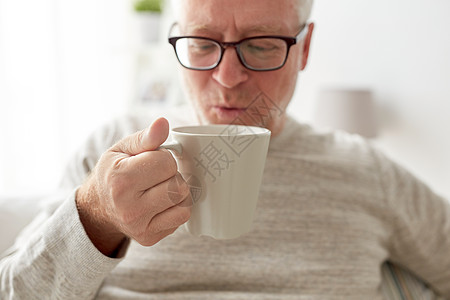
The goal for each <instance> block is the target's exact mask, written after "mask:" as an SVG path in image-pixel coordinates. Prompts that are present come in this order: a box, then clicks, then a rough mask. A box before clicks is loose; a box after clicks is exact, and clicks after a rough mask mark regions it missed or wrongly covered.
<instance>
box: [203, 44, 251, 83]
mask: <svg viewBox="0 0 450 300" xmlns="http://www.w3.org/2000/svg"><path fill="white" fill-rule="evenodd" d="M248 71H249V70H247V69H246V68H245V67H244V66H243V65H242V64H241V62H240V61H239V58H238V56H237V53H236V49H234V48H233V47H227V48H226V49H225V51H224V53H223V57H222V61H221V62H220V64H219V65H218V66H217V67H216V68H215V69H214V71H213V75H212V76H213V78H214V80H216V81H217V82H218V83H220V84H221V85H222V86H224V87H226V88H233V87H235V86H237V85H239V84H240V83H242V82H244V81H246V80H247V79H248Z"/></svg>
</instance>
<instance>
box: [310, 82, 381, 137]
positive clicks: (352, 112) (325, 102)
mask: <svg viewBox="0 0 450 300" xmlns="http://www.w3.org/2000/svg"><path fill="white" fill-rule="evenodd" d="M316 100H317V101H316V107H315V113H314V121H315V123H316V125H318V126H323V127H330V128H335V129H340V130H345V131H347V132H350V133H356V134H359V135H361V136H364V137H367V138H373V137H375V136H376V135H377V121H376V113H375V105H374V101H373V97H372V92H371V91H370V90H367V89H322V90H320V91H319V93H318V96H317V99H316Z"/></svg>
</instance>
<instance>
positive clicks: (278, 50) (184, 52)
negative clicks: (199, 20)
mask: <svg viewBox="0 0 450 300" xmlns="http://www.w3.org/2000/svg"><path fill="white" fill-rule="evenodd" d="M287 48H288V46H287V44H286V42H285V41H284V40H282V39H278V38H253V39H248V40H244V41H243V42H242V43H240V44H238V45H237V51H238V54H239V55H240V58H241V61H242V62H243V63H244V65H246V66H247V67H250V68H252V69H257V70H264V69H272V68H277V67H280V66H281V65H282V64H283V63H284V60H285V59H286V55H287ZM176 51H177V55H178V59H179V60H180V62H181V64H183V65H184V66H185V67H188V68H194V69H210V68H213V67H215V66H216V65H217V63H218V62H219V61H220V59H221V55H222V53H221V47H220V45H219V44H218V43H217V42H215V41H212V40H209V39H200V38H181V39H178V40H177V43H176Z"/></svg>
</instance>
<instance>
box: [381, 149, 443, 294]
mask: <svg viewBox="0 0 450 300" xmlns="http://www.w3.org/2000/svg"><path fill="white" fill-rule="evenodd" d="M376 157H377V161H378V163H379V167H380V182H381V183H382V186H383V190H384V191H385V199H386V206H385V207H386V211H385V213H386V216H387V221H388V222H389V223H390V228H392V231H391V235H390V236H391V237H390V239H389V241H388V245H387V246H388V250H389V254H390V257H389V259H390V260H391V261H392V262H394V263H397V264H399V265H402V266H404V267H406V268H407V269H409V270H410V271H412V272H413V273H414V274H416V275H417V276H419V277H420V278H422V279H423V280H424V281H425V282H427V283H428V284H430V285H431V287H432V288H433V289H435V290H436V291H437V292H438V293H440V294H441V295H443V296H445V297H450V255H449V254H450V203H449V201H448V200H447V199H444V198H443V197H441V196H439V195H437V194H435V193H434V192H433V191H432V190H431V189H430V188H429V187H428V186H427V185H425V184H424V183H423V182H421V181H420V180H418V179H417V178H416V177H415V176H413V175H412V174H411V173H410V172H408V171H407V170H405V169H404V168H403V167H401V166H399V165H397V164H395V163H393V162H392V161H390V160H389V159H387V158H386V157H385V156H383V155H382V154H381V153H376Z"/></svg>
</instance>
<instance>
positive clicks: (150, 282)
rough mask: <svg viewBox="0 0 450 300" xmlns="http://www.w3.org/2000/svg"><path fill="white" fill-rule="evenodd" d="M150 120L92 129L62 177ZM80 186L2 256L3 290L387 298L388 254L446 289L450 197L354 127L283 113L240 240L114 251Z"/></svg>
mask: <svg viewBox="0 0 450 300" xmlns="http://www.w3.org/2000/svg"><path fill="white" fill-rule="evenodd" d="M167 117H168V119H169V121H170V122H171V125H172V126H176V125H180V124H183V123H185V122H186V121H185V120H180V114H178V113H175V115H171V114H168V115H167ZM150 123H151V118H140V117H133V118H125V119H123V120H121V121H117V122H115V123H114V124H111V125H110V126H107V127H105V128H103V129H102V130H100V131H99V132H97V133H96V134H94V135H93V136H92V137H91V139H90V140H89V141H88V142H87V144H86V145H85V147H84V148H83V149H82V150H81V151H80V152H79V153H78V155H77V156H76V158H75V159H74V160H73V162H72V163H71V165H70V167H69V169H68V172H67V176H66V177H65V181H64V184H65V186H66V187H70V188H71V189H73V190H74V189H75V188H76V187H77V186H78V185H79V184H80V183H81V182H82V181H83V180H84V178H85V176H86V174H87V173H88V172H89V170H90V169H92V168H93V167H94V165H95V163H96V161H97V160H98V158H99V156H100V155H101V153H102V152H103V151H104V150H106V149H107V148H108V147H109V146H111V145H112V144H113V143H114V142H115V141H117V140H118V139H120V138H121V137H123V136H125V135H128V134H130V133H132V132H134V131H136V130H138V129H142V128H144V127H145V126H147V125H149V124H150ZM74 195H75V193H74V192H73V191H72V192H70V193H69V194H68V197H66V199H63V198H61V199H59V201H56V202H55V203H53V204H51V205H49V206H48V208H47V209H46V210H45V211H43V212H42V214H41V215H40V216H39V217H38V218H36V220H35V221H34V222H33V224H31V225H30V226H29V227H28V229H27V230H26V231H25V232H23V233H22V235H21V236H20V238H19V239H18V241H17V243H16V245H15V246H14V247H13V248H12V249H11V250H10V251H9V252H8V253H7V254H6V255H5V256H4V257H3V258H2V260H1V262H0V276H1V281H0V284H1V285H0V287H1V290H0V299H93V298H96V299H208V300H210V299H233V300H234V299H258V300H260V299H296V300H298V299H320V300H324V299H383V289H382V288H381V286H382V276H381V265H382V264H383V262H384V261H386V260H390V261H393V262H395V263H397V264H399V265H402V266H404V267H406V268H408V269H409V270H411V271H412V272H414V273H415V274H416V275H418V276H420V277H421V278H423V279H424V280H425V281H426V282H428V283H429V284H430V285H431V286H432V287H433V288H434V289H436V290H437V291H439V292H440V293H442V294H443V295H445V296H447V297H450V205H449V203H448V202H447V201H446V200H444V199H442V198H440V197H438V196H437V195H435V194H433V193H432V192H431V191H430V190H429V189H428V188H427V187H426V186H425V185H423V184H422V183H420V182H419V181H418V180H416V179H415V178H414V177H413V176H411V175H410V174H409V173H408V172H407V171H405V170H404V169H403V168H401V167H399V166H397V165H396V164H394V163H392V162H391V161H390V160H388V159H387V158H386V157H385V156H383V155H382V154H381V153H380V152H379V151H377V150H376V149H374V148H373V147H372V146H371V145H370V144H369V143H368V142H366V141H364V140H363V139H361V138H359V137H357V136H353V135H349V134H345V133H340V132H334V133H331V132H317V131H315V130H313V129H312V128H310V127H309V126H306V125H301V124H299V123H297V122H296V121H294V120H293V119H288V121H287V123H286V127H285V129H284V131H283V132H282V134H281V135H279V136H277V137H275V138H273V139H272V140H271V144H270V148H269V154H268V158H267V162H266V167H265V173H264V178H263V183H262V187H261V191H260V199H259V202H258V209H257V214H256V218H255V222H254V229H253V230H252V231H251V232H250V233H248V234H247V235H245V236H243V237H241V238H238V239H234V240H225V241H223V240H221V241H219V240H214V239H212V238H207V237H201V238H198V237H193V236H191V235H190V234H189V233H187V232H186V230H185V229H184V227H180V228H179V229H178V230H177V231H176V232H175V233H174V234H173V235H171V236H169V237H167V238H166V239H164V240H162V241H160V242H159V243H158V244H156V245H155V246H153V247H148V248H146V247H143V246H140V245H139V244H137V243H135V242H133V241H132V242H131V243H130V245H129V246H128V247H127V246H124V249H122V250H123V252H126V254H124V257H123V258H120V259H112V258H108V257H105V256H103V255H102V254H101V253H100V252H98V251H97V249H96V248H95V247H94V246H93V245H92V243H91V242H90V240H89V238H88V237H87V235H86V233H85V232H84V229H83V226H82V224H81V223H80V221H79V218H78V214H77V210H76V206H75V199H74V197H75V196H74ZM56 208H57V209H56Z"/></svg>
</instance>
